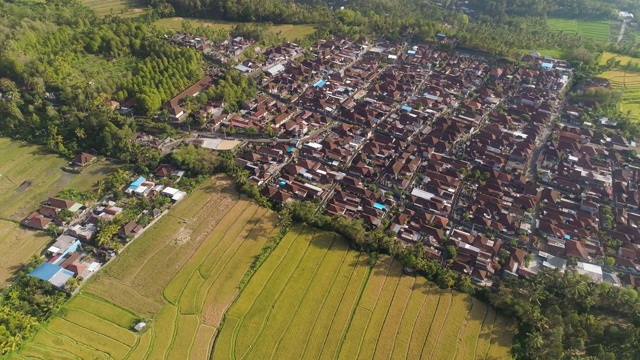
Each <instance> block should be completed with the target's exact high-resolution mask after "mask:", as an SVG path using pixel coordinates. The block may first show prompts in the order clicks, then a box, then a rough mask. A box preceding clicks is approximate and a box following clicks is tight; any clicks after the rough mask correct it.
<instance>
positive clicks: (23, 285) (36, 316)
mask: <svg viewBox="0 0 640 360" xmlns="http://www.w3.org/2000/svg"><path fill="white" fill-rule="evenodd" d="M40 262H41V261H40V260H39V259H37V258H32V261H31V264H30V266H28V267H27V269H26V270H27V271H30V270H32V269H33V268H35V266H37V265H39V264H40ZM66 300H67V295H66V294H65V293H64V292H62V291H59V290H57V289H55V288H54V287H53V285H51V283H49V282H47V281H42V280H40V279H37V278H35V277H31V276H28V275H26V273H23V274H21V275H20V278H19V280H18V281H17V282H15V283H14V284H12V285H11V287H10V288H8V289H6V290H4V291H3V292H2V296H1V297H0V354H4V353H7V352H11V351H14V350H16V349H17V348H18V347H19V346H20V344H22V341H23V340H25V339H28V338H29V337H30V336H32V335H33V334H35V332H36V331H37V330H38V329H39V328H40V325H41V324H42V323H43V322H45V321H46V320H47V319H49V318H50V317H51V315H53V314H54V313H55V312H57V311H58V310H59V309H60V307H61V306H62V304H63V303H64V302H65V301H66Z"/></svg>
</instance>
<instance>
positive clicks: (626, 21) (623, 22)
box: [616, 20, 629, 45]
mask: <svg viewBox="0 0 640 360" xmlns="http://www.w3.org/2000/svg"><path fill="white" fill-rule="evenodd" d="M628 22H629V20H622V27H621V28H620V35H618V41H616V45H618V44H619V43H620V41H622V38H623V37H624V31H625V30H626V29H627V23H628Z"/></svg>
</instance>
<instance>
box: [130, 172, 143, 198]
mask: <svg viewBox="0 0 640 360" xmlns="http://www.w3.org/2000/svg"><path fill="white" fill-rule="evenodd" d="M145 180H146V179H145V178H144V177H142V176H140V177H139V178H137V179H135V180H134V181H133V182H132V183H131V185H129V188H128V189H127V191H126V192H127V193H129V194H131V193H133V192H134V191H136V190H137V189H138V188H139V187H140V186H141V185H142V183H143V182H145Z"/></svg>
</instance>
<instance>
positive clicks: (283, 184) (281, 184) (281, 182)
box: [279, 181, 287, 186]
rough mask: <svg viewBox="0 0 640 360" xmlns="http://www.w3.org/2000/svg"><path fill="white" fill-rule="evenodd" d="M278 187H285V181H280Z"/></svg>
mask: <svg viewBox="0 0 640 360" xmlns="http://www.w3.org/2000/svg"><path fill="white" fill-rule="evenodd" d="M279 185H280V186H285V185H287V183H286V181H280V184H279Z"/></svg>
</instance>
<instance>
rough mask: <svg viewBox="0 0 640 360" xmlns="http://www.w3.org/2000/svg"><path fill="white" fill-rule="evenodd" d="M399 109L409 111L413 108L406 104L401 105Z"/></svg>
mask: <svg viewBox="0 0 640 360" xmlns="http://www.w3.org/2000/svg"><path fill="white" fill-rule="evenodd" d="M401 109H402V110H404V111H411V110H412V109H413V108H412V107H411V106H408V105H402V108H401Z"/></svg>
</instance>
